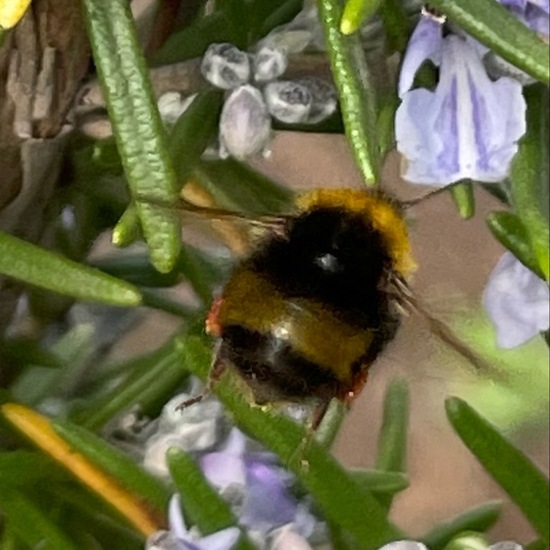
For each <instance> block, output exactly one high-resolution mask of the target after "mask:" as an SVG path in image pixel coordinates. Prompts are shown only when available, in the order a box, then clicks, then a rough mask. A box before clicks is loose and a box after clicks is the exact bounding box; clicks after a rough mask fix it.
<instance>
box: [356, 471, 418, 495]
mask: <svg viewBox="0 0 550 550" xmlns="http://www.w3.org/2000/svg"><path fill="white" fill-rule="evenodd" d="M350 475H352V476H353V478H354V479H355V481H357V483H359V484H360V485H361V486H362V487H363V488H364V489H366V490H367V491H370V492H371V493H390V494H392V495H393V494H395V493H398V492H399V491H403V490H404V489H406V488H407V487H408V486H409V478H408V476H407V475H406V474H404V473H402V472H390V471H385V470H351V471H350Z"/></svg>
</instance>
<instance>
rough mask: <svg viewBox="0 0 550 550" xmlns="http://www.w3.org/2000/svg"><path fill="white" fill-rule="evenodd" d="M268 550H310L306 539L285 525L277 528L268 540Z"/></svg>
mask: <svg viewBox="0 0 550 550" xmlns="http://www.w3.org/2000/svg"><path fill="white" fill-rule="evenodd" d="M269 543H270V544H269V550H312V548H311V546H310V544H309V542H308V541H307V539H305V538H304V537H302V535H299V534H298V533H296V532H295V531H293V530H292V529H291V528H290V526H288V525H285V526H284V527H281V528H280V529H277V530H276V531H275V532H274V533H273V535H272V536H271V537H270V540H269Z"/></svg>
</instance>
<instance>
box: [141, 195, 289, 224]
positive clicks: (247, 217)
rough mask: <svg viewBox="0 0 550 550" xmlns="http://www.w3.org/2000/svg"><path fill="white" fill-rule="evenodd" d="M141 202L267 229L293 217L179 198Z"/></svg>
mask: <svg viewBox="0 0 550 550" xmlns="http://www.w3.org/2000/svg"><path fill="white" fill-rule="evenodd" d="M137 200H138V201H139V202H145V203H148V204H152V205H154V206H159V207H161V208H167V209H172V210H173V209H176V210H181V211H183V212H189V213H191V214H196V215H198V216H204V217H205V218H209V219H214V220H238V221H241V222H244V223H247V224H249V225H253V226H258V227H261V228H265V229H272V230H273V229H277V228H281V227H283V226H284V224H285V223H286V222H287V220H288V219H289V218H292V216H291V215H284V214H257V215H254V214H244V213H242V212H237V211H234V210H227V209H224V208H216V207H211V206H201V205H198V204H195V203H193V202H190V201H188V200H186V199H184V198H179V199H178V200H177V201H176V202H173V203H167V202H164V201H159V200H158V199H154V198H151V197H138V199H137Z"/></svg>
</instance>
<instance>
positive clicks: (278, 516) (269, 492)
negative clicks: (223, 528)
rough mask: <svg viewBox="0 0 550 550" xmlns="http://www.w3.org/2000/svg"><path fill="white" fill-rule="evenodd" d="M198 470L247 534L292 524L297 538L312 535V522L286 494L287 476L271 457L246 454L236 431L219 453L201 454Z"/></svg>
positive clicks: (243, 444) (243, 442) (289, 481)
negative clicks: (199, 469)
mask: <svg viewBox="0 0 550 550" xmlns="http://www.w3.org/2000/svg"><path fill="white" fill-rule="evenodd" d="M201 467H202V469H203V471H204V474H205V475H206V477H207V478H208V480H209V481H210V483H212V484H213V485H214V486H215V487H216V488H217V489H218V490H219V492H220V494H221V495H222V496H223V497H224V498H226V499H227V500H229V502H230V504H231V505H232V507H233V509H234V510H235V511H236V513H237V515H238V516H239V522H240V523H241V524H242V525H244V526H245V527H247V528H248V529H249V530H250V531H256V532H260V533H263V534H265V533H267V532H269V531H271V530H273V529H275V528H277V527H281V526H283V525H287V524H292V526H293V529H294V530H295V531H296V532H298V533H299V534H300V535H303V536H306V537H307V536H309V535H310V534H311V533H312V532H313V528H314V524H315V519H314V518H313V516H311V514H309V512H308V511H307V509H306V508H305V506H304V505H302V504H301V503H299V502H298V501H297V500H296V499H295V498H294V497H293V496H292V494H291V493H290V490H289V489H290V485H291V477H290V475H289V474H288V473H287V472H285V471H284V470H283V469H282V468H280V467H278V466H277V464H276V461H275V457H274V456H273V455H272V454H270V453H265V452H263V453H261V452H250V451H247V450H246V439H245V437H244V436H243V434H242V433H241V432H240V431H239V430H237V429H233V430H232V433H231V435H230V437H229V440H228V442H227V445H226V447H225V448H224V449H223V450H222V451H220V452H214V453H208V454H206V455H204V456H203V457H202V458H201Z"/></svg>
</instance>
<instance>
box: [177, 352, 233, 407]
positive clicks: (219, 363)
mask: <svg viewBox="0 0 550 550" xmlns="http://www.w3.org/2000/svg"><path fill="white" fill-rule="evenodd" d="M226 368H227V363H226V362H225V361H224V360H223V359H221V358H220V357H219V356H218V355H216V359H214V363H213V364H212V367H211V369H210V373H209V375H208V382H207V383H206V387H205V388H204V390H203V392H202V393H199V395H195V396H194V397H190V398H189V399H186V400H185V401H183V403H180V404H179V405H178V406H177V407H176V410H178V411H181V410H183V409H186V408H187V407H190V406H191V405H194V404H195V403H200V402H201V401H202V400H203V399H205V398H207V397H208V396H209V395H210V394H211V393H212V388H213V387H214V386H215V385H216V383H217V382H218V381H219V380H220V378H221V376H222V374H223V373H224V372H225V369H226Z"/></svg>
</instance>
